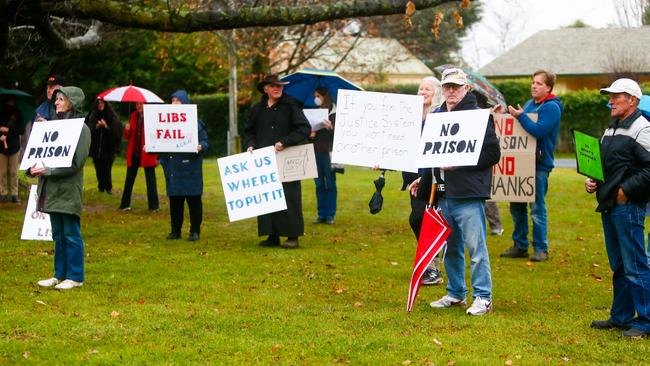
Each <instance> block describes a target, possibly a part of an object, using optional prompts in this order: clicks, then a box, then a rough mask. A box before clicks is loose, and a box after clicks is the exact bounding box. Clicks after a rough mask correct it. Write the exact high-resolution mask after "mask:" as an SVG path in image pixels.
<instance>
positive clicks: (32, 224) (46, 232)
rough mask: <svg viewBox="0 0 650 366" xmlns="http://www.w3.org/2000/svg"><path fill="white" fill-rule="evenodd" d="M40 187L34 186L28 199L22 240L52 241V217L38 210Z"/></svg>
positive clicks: (21, 235)
mask: <svg viewBox="0 0 650 366" xmlns="http://www.w3.org/2000/svg"><path fill="white" fill-rule="evenodd" d="M37 191H38V186H36V185H32V187H31V188H30V190H29V197H28V199H27V210H26V211H25V221H24V222H23V231H22V233H21V234H20V239H22V240H49V241H52V224H51V223H50V215H48V214H46V213H45V212H40V211H37V210H36V205H37V201H38V193H37Z"/></svg>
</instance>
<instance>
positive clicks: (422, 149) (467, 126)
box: [416, 109, 490, 168]
mask: <svg viewBox="0 0 650 366" xmlns="http://www.w3.org/2000/svg"><path fill="white" fill-rule="evenodd" d="M489 117H490V110H489V109H474V110H468V111H458V112H444V113H430V114H428V115H427V121H426V122H425V124H424V128H423V129H422V137H421V138H420V143H419V144H418V146H419V147H418V150H417V158H416V166H417V167H418V168H431V167H454V166H475V165H476V164H477V163H478V158H479V156H480V155H481V148H482V147H483V139H484V137H485V129H486V128H487V123H488V118H489Z"/></svg>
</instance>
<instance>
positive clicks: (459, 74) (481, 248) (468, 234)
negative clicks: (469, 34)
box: [411, 68, 501, 315]
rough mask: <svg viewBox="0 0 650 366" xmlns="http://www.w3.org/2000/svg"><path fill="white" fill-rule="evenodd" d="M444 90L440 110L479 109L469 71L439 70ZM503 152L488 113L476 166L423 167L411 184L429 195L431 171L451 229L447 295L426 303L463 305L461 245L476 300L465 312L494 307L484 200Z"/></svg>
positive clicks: (416, 191)
mask: <svg viewBox="0 0 650 366" xmlns="http://www.w3.org/2000/svg"><path fill="white" fill-rule="evenodd" d="M441 83H442V94H443V96H444V98H445V102H444V103H443V104H442V105H441V106H440V111H441V112H454V111H464V110H473V109H479V106H478V104H477V101H476V97H475V96H474V94H472V93H469V85H467V84H468V83H467V75H466V74H465V73H464V72H463V71H462V70H460V69H457V68H450V69H446V70H444V71H443V72H442V80H441ZM500 157H501V151H500V150H499V140H498V139H497V136H496V133H495V130H494V119H493V118H492V115H490V117H489V120H488V124H487V128H486V130H485V137H484V141H483V146H482V147H481V153H480V156H479V159H478V163H477V165H476V166H463V167H446V168H441V169H438V168H435V169H426V170H425V171H424V173H423V174H422V177H420V180H418V181H414V182H413V183H412V184H411V194H413V195H416V194H417V195H418V197H420V199H422V200H428V199H429V195H430V193H431V183H432V181H433V177H434V176H435V177H436V179H435V181H436V182H438V186H440V185H441V184H444V190H443V191H441V192H438V193H437V194H436V196H437V197H438V206H439V207H440V208H441V209H442V215H443V216H444V218H445V219H446V220H447V222H448V223H449V226H450V228H451V234H450V235H449V237H448V238H447V251H446V254H445V258H444V264H445V270H446V271H447V277H448V282H447V294H446V295H445V296H443V297H442V298H441V299H439V300H437V301H433V302H432V303H431V304H430V305H431V307H432V308H448V307H452V306H465V305H466V304H467V300H466V299H465V297H466V295H467V292H468V290H467V285H466V284H465V247H467V249H468V251H469V255H470V270H471V272H472V289H473V293H472V297H473V298H474V302H473V303H472V306H470V307H469V308H468V309H467V314H469V315H484V314H486V313H487V312H489V311H490V310H491V309H492V273H491V270H490V258H489V256H488V250H487V245H486V238H487V233H486V224H485V200H487V199H489V198H490V193H491V192H490V191H491V187H490V185H491V183H492V179H491V178H492V166H493V165H494V164H496V163H497V162H498V161H499V159H500Z"/></svg>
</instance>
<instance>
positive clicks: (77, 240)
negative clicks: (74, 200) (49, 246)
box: [50, 213, 84, 282]
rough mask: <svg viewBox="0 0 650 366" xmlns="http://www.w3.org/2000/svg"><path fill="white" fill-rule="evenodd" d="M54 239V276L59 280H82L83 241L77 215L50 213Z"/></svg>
mask: <svg viewBox="0 0 650 366" xmlns="http://www.w3.org/2000/svg"><path fill="white" fill-rule="evenodd" d="M50 223H51V224H52V239H53V240H54V277H56V278H58V279H59V280H61V281H62V280H73V281H77V282H83V281H84V242H83V239H82V238H81V229H80V221H79V216H75V215H69V214H63V213H51V214H50Z"/></svg>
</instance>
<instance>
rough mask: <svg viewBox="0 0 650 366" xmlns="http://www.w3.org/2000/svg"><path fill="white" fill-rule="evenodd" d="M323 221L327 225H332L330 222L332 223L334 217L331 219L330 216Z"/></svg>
mask: <svg viewBox="0 0 650 366" xmlns="http://www.w3.org/2000/svg"><path fill="white" fill-rule="evenodd" d="M323 223H324V224H327V225H332V224H334V219H332V218H329V219H325V221H323Z"/></svg>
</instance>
